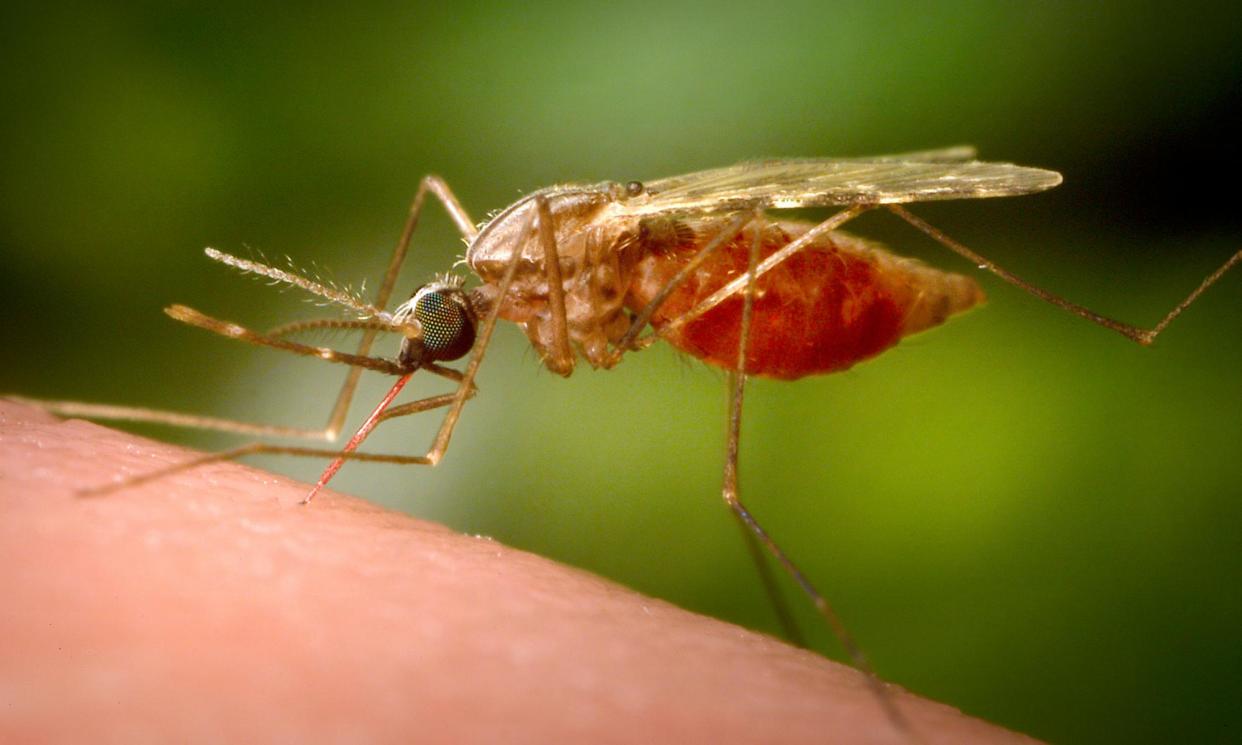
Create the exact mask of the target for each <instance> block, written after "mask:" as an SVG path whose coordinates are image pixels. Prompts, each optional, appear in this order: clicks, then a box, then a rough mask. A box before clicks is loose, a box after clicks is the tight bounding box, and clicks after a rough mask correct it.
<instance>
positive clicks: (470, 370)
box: [302, 211, 535, 504]
mask: <svg viewBox="0 0 1242 745" xmlns="http://www.w3.org/2000/svg"><path fill="white" fill-rule="evenodd" d="M534 220H535V212H534V211H532V212H531V214H530V216H529V217H528V218H527V220H526V223H525V224H524V225H523V227H522V230H521V232H520V233H519V235H520V236H522V239H521V241H520V244H519V245H517V246H515V247H514V251H513V257H512V258H511V259H510V260H509V265H508V266H507V267H506V268H505V273H504V276H503V277H502V278H501V281H500V284H499V285H498V286H497V291H496V295H495V298H496V299H495V300H494V301H492V303H491V306H490V307H489V308H488V311H487V315H486V317H485V318H484V321H483V325H482V326H481V327H480V328H479V330H478V333H477V335H476V337H475V342H474V347H473V349H472V350H471V355H470V361H469V362H468V363H467V364H466V369H465V370H464V371H463V372H462V374H461V381H460V382H459V383H458V386H457V391H456V392H455V393H454V394H453V396H452V398H451V400H450V401H449V402H448V411H447V412H445V414H444V420H443V421H441V422H440V429H439V430H438V431H437V432H436V437H435V440H434V441H433V442H432V444H431V447H430V448H429V449H428V450H427V452H426V453H425V454H424V455H421V456H411V461H410V462H414V463H420V464H423V465H429V466H434V465H436V464H437V463H439V462H440V459H441V458H443V457H444V453H445V451H447V450H448V445H449V440H450V439H451V438H452V436H453V429H454V428H455V427H456V426H457V420H458V419H459V418H460V417H461V410H462V407H463V406H465V403H466V399H467V398H470V397H471V396H472V395H474V390H475V388H474V378H475V376H476V375H477V374H478V371H479V365H480V364H481V363H482V362H483V355H484V354H485V353H486V352H487V345H488V343H489V342H490V341H491V338H492V332H493V331H495V329H496V320H497V319H498V318H499V317H500V308H501V303H503V302H504V298H505V297H506V294H507V293H508V292H509V288H510V287H511V286H512V284H513V277H514V276H515V275H516V274H517V268H518V264H520V263H521V261H522V254H523V252H524V251H525V250H526V242H527V241H528V240H530V238H531V229H532V228H533V227H534ZM412 374H413V371H412V370H404V371H403V372H402V373H401V374H400V377H399V378H398V380H397V382H396V384H394V385H393V387H392V389H391V390H389V391H388V395H387V396H385V397H384V399H383V400H382V401H381V402H380V403H379V405H378V406H376V407H375V410H374V411H372V412H371V415H370V416H369V417H367V420H366V421H365V422H364V423H363V425H362V426H361V427H360V428H359V429H358V431H357V432H356V433H354V436H353V437H351V438H350V440H349V442H348V443H346V445H345V447H344V449H342V450H341V451H340V452H339V453H337V454H336V457H335V458H334V459H333V460H332V462H331V463H329V464H328V467H327V468H325V469H324V471H323V474H322V475H320V477H319V481H318V482H316V483H315V486H314V487H313V488H312V489H311V491H310V493H309V494H307V495H306V498H305V499H304V500H302V502H303V504H305V503H308V502H310V501H311V500H312V499H313V498H314V497H315V495H316V494H317V493H318V492H319V490H320V489H322V488H323V487H324V486H326V485H327V483H328V481H329V480H330V479H331V478H332V477H333V476H334V475H335V474H336V472H337V471H338V470H340V468H341V466H342V465H343V464H344V462H345V461H346V460H348V459H349V458H350V456H351V454H352V453H353V452H354V448H356V447H358V446H359V445H360V444H361V443H362V441H363V440H364V439H365V438H366V437H367V435H369V434H370V432H371V430H372V429H374V428H375V427H376V426H377V425H378V424H379V423H380V422H381V421H383V420H384V419H385V418H391V416H392V415H389V416H388V417H385V416H384V413H385V409H387V408H388V406H389V404H390V403H391V402H392V401H393V399H394V398H395V397H396V395H397V394H398V393H399V392H400V391H401V389H402V387H404V386H405V384H406V382H407V381H408V380H409V379H410V376H411V375H412Z"/></svg>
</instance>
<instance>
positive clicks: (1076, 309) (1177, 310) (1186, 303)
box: [886, 204, 1242, 346]
mask: <svg viewBox="0 0 1242 745" xmlns="http://www.w3.org/2000/svg"><path fill="white" fill-rule="evenodd" d="M886 206H887V207H888V209H889V210H891V211H892V212H893V214H895V215H897V216H898V217H900V218H901V219H903V220H905V221H906V222H908V223H910V224H911V225H913V226H914V227H915V228H917V229H918V230H919V231H921V232H923V233H924V234H926V235H927V236H928V237H929V238H931V239H932V240H934V241H936V242H937V243H939V244H941V245H943V246H944V247H946V248H948V249H949V250H950V251H952V252H954V253H956V254H958V255H959V256H962V257H963V258H965V259H966V260H967V261H969V262H971V263H972V264H974V265H975V266H977V267H979V268H980V269H986V270H988V271H989V272H991V273H992V274H995V275H996V276H998V277H1000V278H1001V279H1003V280H1005V281H1006V282H1008V283H1009V284H1011V285H1013V286H1015V287H1017V288H1019V289H1021V290H1025V291H1026V292H1029V293H1030V294H1032V295H1034V296H1035V297H1037V298H1039V299H1040V300H1043V301H1045V302H1048V303H1051V304H1052V305H1055V306H1056V307H1058V308H1061V309H1062V310H1065V311H1068V312H1070V313H1073V314H1074V315H1076V316H1078V317H1079V318H1085V319H1087V320H1088V321H1091V322H1092V323H1095V324H1098V325H1100V326H1103V327H1104V328H1106V329H1111V330H1113V331H1116V332H1117V333H1119V334H1121V335H1122V336H1124V337H1126V338H1127V339H1129V340H1131V341H1135V342H1138V343H1139V344H1142V345H1143V346H1149V345H1150V344H1151V343H1152V342H1154V341H1155V340H1156V337H1157V336H1159V335H1160V332H1162V331H1164V330H1165V328H1167V327H1168V325H1169V324H1170V323H1172V322H1173V319H1175V318H1177V317H1178V316H1180V315H1181V314H1182V311H1184V310H1186V308H1188V307H1190V305H1191V303H1193V302H1194V301H1196V300H1198V299H1199V296H1200V295H1202V294H1203V293H1204V292H1205V291H1206V290H1207V289H1208V288H1209V287H1211V286H1212V285H1213V284H1215V283H1216V281H1217V280H1218V279H1220V278H1221V277H1223V276H1224V275H1225V272H1228V271H1229V270H1230V269H1232V268H1233V267H1234V265H1236V264H1238V263H1240V262H1242V251H1238V252H1237V253H1235V254H1234V255H1233V256H1230V257H1229V260H1228V261H1226V262H1225V263H1224V264H1222V265H1221V267H1220V268H1219V269H1217V270H1216V271H1214V272H1212V273H1211V274H1209V275H1208V276H1207V278H1206V279H1204V280H1203V281H1202V282H1201V283H1199V286H1198V287H1196V288H1195V289H1194V291H1193V292H1191V293H1190V294H1189V295H1187V296H1186V298H1185V299H1184V300H1182V301H1181V302H1180V303H1178V304H1177V305H1176V306H1174V307H1173V310H1170V311H1169V312H1168V313H1167V314H1165V316H1164V318H1161V319H1160V321H1159V322H1158V323H1157V324H1156V325H1155V326H1152V327H1151V328H1149V329H1144V328H1139V327H1138V326H1131V325H1130V324H1128V323H1122V322H1121V321H1116V320H1113V319H1112V318H1109V317H1107V316H1102V315H1100V314H1099V313H1096V312H1095V311H1093V310H1091V309H1090V308H1086V307H1083V306H1081V305H1079V304H1078V303H1074V302H1071V301H1069V300H1066V299H1065V298H1063V297H1061V296H1060V295H1055V294H1053V293H1051V292H1048V291H1047V290H1045V289H1043V288H1041V287H1036V286H1035V285H1033V284H1031V283H1030V282H1027V281H1026V280H1024V279H1022V278H1021V277H1018V276H1017V275H1015V274H1013V273H1011V272H1009V271H1008V270H1006V269H1002V268H1001V267H999V266H997V265H996V264H994V263H992V262H991V261H989V260H988V259H985V258H983V257H982V256H980V255H979V254H977V253H975V252H974V251H971V250H970V249H969V248H967V247H966V246H963V245H962V244H961V243H958V242H957V241H955V240H953V239H952V238H950V237H949V236H947V235H945V234H944V233H942V232H940V230H938V229H937V228H935V227H932V226H931V225H929V224H928V223H926V222H924V221H923V220H922V219H921V218H918V217H915V216H914V215H912V214H910V212H909V211H907V210H906V209H905V208H904V207H900V206H898V205H895V204H890V205H886Z"/></svg>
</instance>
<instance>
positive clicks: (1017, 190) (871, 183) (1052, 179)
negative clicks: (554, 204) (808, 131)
mask: <svg viewBox="0 0 1242 745" xmlns="http://www.w3.org/2000/svg"><path fill="white" fill-rule="evenodd" d="M973 154H974V151H973V150H972V149H970V148H966V147H957V148H948V149H945V150H931V151H926V152H921V153H908V154H905V155H892V156H881V157H875V158H855V159H835V158H813V159H798V160H765V161H753V162H749V163H739V164H738V165H735V166H729V167H726V168H715V169H712V170H709V171H699V172H697V173H691V174H686V175H684V176H673V177H672V178H666V179H660V180H658V181H650V182H647V183H646V189H645V191H646V199H634V200H629V201H627V202H626V203H625V204H624V205H623V206H622V207H621V209H622V210H623V211H624V212H626V213H627V214H632V215H640V216H641V215H654V214H663V213H676V212H725V211H730V210H740V209H752V208H771V209H793V208H796V207H821V206H831V205H851V204H896V203H902V202H925V201H931V200H935V199H978V198H981V197H1009V196H1017V195H1019V194H1031V193H1033V192H1037V191H1043V190H1044V189H1050V188H1052V187H1054V186H1056V185H1057V184H1059V183H1061V174H1059V173H1057V172H1056V171H1046V170H1043V169H1040V168H1027V167H1024V166H1016V165H1013V164H1011V163H986V162H980V161H975V160H966V158H970V157H972V156H973Z"/></svg>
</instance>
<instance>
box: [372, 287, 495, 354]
mask: <svg viewBox="0 0 1242 745" xmlns="http://www.w3.org/2000/svg"><path fill="white" fill-rule="evenodd" d="M477 320H478V316H477V314H476V312H475V309H474V305H473V304H472V303H471V302H470V296H469V295H468V294H467V293H466V291H465V290H463V289H462V280H461V278H460V277H444V278H441V279H437V280H436V281H434V282H428V283H427V284H425V285H423V286H422V287H419V288H418V289H417V290H415V291H414V294H413V295H411V296H410V299H409V300H407V301H405V302H404V303H402V304H401V305H400V306H399V307H398V308H397V310H396V311H395V312H394V313H393V321H394V322H395V323H397V324H399V325H403V326H404V327H405V328H406V333H405V338H404V339H402V340H401V352H400V354H399V355H398V357H397V361H398V362H399V363H400V364H401V365H402V366H403V367H407V368H409V369H410V370H417V369H418V368H420V367H422V366H423V365H425V364H426V363H428V362H445V361H448V360H455V359H458V358H460V357H463V356H465V354H466V353H467V352H469V351H470V348H471V347H472V346H474V329H475V326H476V322H477Z"/></svg>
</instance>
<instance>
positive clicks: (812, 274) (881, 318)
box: [626, 220, 983, 380]
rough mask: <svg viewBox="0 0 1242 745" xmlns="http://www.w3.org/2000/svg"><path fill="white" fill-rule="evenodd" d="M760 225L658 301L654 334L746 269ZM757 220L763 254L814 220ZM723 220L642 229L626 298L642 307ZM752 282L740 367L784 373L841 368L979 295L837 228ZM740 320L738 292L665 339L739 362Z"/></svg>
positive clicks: (732, 365) (972, 287)
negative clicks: (640, 246) (751, 303)
mask: <svg viewBox="0 0 1242 745" xmlns="http://www.w3.org/2000/svg"><path fill="white" fill-rule="evenodd" d="M760 224H761V223H758V222H752V223H751V224H749V225H748V226H747V227H746V228H745V229H744V230H743V231H742V232H741V233H740V234H739V235H738V236H737V237H736V238H734V239H733V240H732V241H730V242H729V243H728V244H726V245H724V246H722V247H721V248H720V249H719V250H718V251H717V252H716V253H715V254H714V255H713V256H712V257H711V258H709V259H708V260H707V261H706V262H704V264H703V265H702V266H700V267H698V268H697V269H696V270H695V271H694V272H693V273H692V274H691V275H690V277H689V278H687V280H686V281H685V283H684V284H682V285H681V286H680V287H679V288H677V289H676V290H675V291H674V292H673V293H672V294H671V295H670V296H669V298H668V299H667V300H666V301H665V302H664V304H663V305H662V306H661V307H660V309H659V311H657V312H656V314H655V315H654V316H653V317H652V321H651V325H652V326H653V327H654V328H655V329H656V330H657V331H659V330H660V329H662V328H663V327H664V326H666V325H667V324H668V323H669V322H670V321H672V320H673V319H674V318H677V317H678V316H681V315H682V314H684V313H685V312H686V311H688V310H689V309H690V308H692V307H694V306H695V305H696V304H697V303H698V302H699V301H701V300H703V299H705V298H707V297H708V296H709V295H711V294H712V293H713V292H715V291H716V290H717V289H719V288H720V287H722V286H723V285H725V284H726V283H728V282H729V281H730V280H732V279H734V278H736V277H739V276H742V275H744V274H745V272H746V266H747V261H748V257H749V252H750V247H751V243H752V241H753V240H754V236H755V231H756V230H757V229H759V228H758V226H759V225H760ZM763 225H764V226H765V227H763V234H762V238H761V247H760V257H761V259H762V257H766V256H768V255H770V254H771V253H773V252H774V251H776V250H777V249H779V248H781V247H782V246H784V245H786V244H787V243H789V242H790V241H791V240H794V239H795V238H797V237H798V236H800V235H802V234H803V233H804V232H806V231H807V230H808V229H809V228H811V227H812V226H813V225H814V224H813V223H803V222H793V221H785V222H780V223H763ZM722 227H723V221H721V220H698V221H687V220H681V221H678V222H677V223H675V224H673V223H671V222H670V223H665V224H661V225H647V226H645V229H644V230H643V233H642V236H641V239H642V240H643V242H644V249H645V252H644V255H643V258H642V259H641V260H640V261H639V263H638V265H637V267H636V270H635V273H634V276H633V280H632V281H631V283H630V288H629V293H628V295H627V297H626V305H627V306H628V307H629V308H630V309H631V310H632V311H639V310H641V309H642V308H643V307H644V306H645V305H646V304H647V303H648V302H649V301H650V300H651V299H652V298H653V297H654V296H655V294H656V293H657V292H659V290H660V288H662V287H663V286H664V285H665V284H667V283H668V281H669V280H671V279H672V277H673V276H674V275H675V274H676V273H677V272H678V271H679V270H680V269H681V268H682V267H684V266H685V265H686V264H687V263H688V262H689V261H690V259H691V258H692V257H693V256H694V255H695V253H697V251H698V250H699V249H700V248H702V247H703V246H704V245H706V244H707V242H708V241H710V240H711V238H712V237H713V236H714V235H716V234H717V232H718V231H719V230H720V229H721V228H722ZM756 288H757V291H756V293H755V301H754V310H753V315H752V316H751V326H750V334H749V337H750V338H749V341H748V343H747V354H746V372H747V373H749V374H752V375H764V376H767V377H772V378H781V379H786V380H788V379H793V378H800V377H802V376H804V375H813V374H816V373H828V372H834V371H836V370H845V369H847V368H849V367H851V366H852V365H854V364H855V363H857V362H860V361H862V360H865V359H868V358H870V357H873V356H875V355H877V354H879V353H880V352H882V351H884V350H885V349H887V348H889V347H891V346H893V345H894V344H896V343H897V342H898V341H899V340H900V339H901V338H902V337H903V336H906V335H908V334H911V333H914V332H916V331H920V330H922V329H925V328H928V327H930V326H934V325H937V324H939V323H942V322H943V321H944V320H945V319H946V318H948V316H949V315H951V314H953V313H956V312H959V311H961V310H965V309H966V308H969V307H971V306H973V305H975V304H977V303H979V302H980V301H982V300H983V293H982V291H981V290H980V289H979V287H978V286H977V285H976V284H975V283H974V281H973V280H971V279H969V278H968V277H963V276H961V275H957V274H950V273H946V272H941V271H938V270H936V269H932V268H931V267H928V266H926V265H924V264H922V263H920V262H917V261H915V260H913V259H905V258H901V257H897V256H894V255H892V254H890V253H888V252H887V251H885V250H884V249H882V248H880V247H878V246H877V245H876V244H873V243H869V242H866V241H863V240H861V239H858V238H855V237H853V236H850V235H847V234H844V233H840V232H837V233H829V234H828V235H825V236H821V237H820V238H819V239H817V240H816V241H813V242H812V244H811V245H810V246H809V247H808V248H807V249H806V250H803V251H800V252H798V253H797V254H795V255H794V256H792V257H790V258H789V259H788V260H786V261H784V262H782V263H781V264H779V265H778V266H777V267H776V268H774V269H772V270H771V271H770V272H768V273H767V274H765V275H763V276H762V277H760V278H759V280H758V282H757V285H756ZM741 317H742V295H741V294H740V293H739V294H736V295H734V296H732V297H730V298H728V299H727V300H725V301H724V302H723V303H721V304H720V305H718V306H716V307H715V308H713V309H712V310H709V311H707V312H706V313H704V314H702V315H701V316H699V317H698V318H696V319H694V320H691V321H689V322H687V323H686V324H684V325H683V326H681V327H679V328H675V329H672V330H670V331H669V332H668V333H667V335H666V336H665V337H664V338H665V339H666V340H667V341H668V342H670V343H671V344H673V345H674V346H675V347H677V348H678V349H681V350H682V351H684V352H687V353H689V354H692V355H694V356H695V357H698V358H699V359H702V360H703V361H705V362H707V363H709V364H712V365H716V366H718V367H723V368H726V369H736V368H737V360H738V335H739V331H740V326H741Z"/></svg>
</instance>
